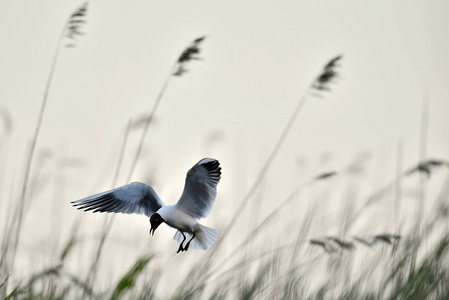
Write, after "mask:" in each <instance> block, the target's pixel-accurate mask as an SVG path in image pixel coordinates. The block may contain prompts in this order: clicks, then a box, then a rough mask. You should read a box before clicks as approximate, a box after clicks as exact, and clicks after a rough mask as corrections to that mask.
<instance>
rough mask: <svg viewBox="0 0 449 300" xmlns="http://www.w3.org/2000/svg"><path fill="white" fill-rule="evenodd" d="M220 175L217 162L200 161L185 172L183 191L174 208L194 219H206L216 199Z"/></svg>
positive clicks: (212, 160)
mask: <svg viewBox="0 0 449 300" xmlns="http://www.w3.org/2000/svg"><path fill="white" fill-rule="evenodd" d="M220 175H221V168H220V163H219V162H218V161H217V160H215V159H212V158H203V159H202V160H200V161H199V162H198V163H197V164H196V165H194V166H193V167H192V168H191V169H190V170H189V171H188V172H187V177H186V183H185V185H184V191H183V192H182V195H181V198H180V199H179V201H178V203H176V206H177V207H178V208H179V209H181V210H183V211H184V212H186V213H188V214H189V215H191V216H192V217H194V218H195V219H201V218H205V217H207V216H208V215H209V213H210V211H211V210H212V206H213V205H214V201H215V198H216V197H217V184H218V182H219V181H220Z"/></svg>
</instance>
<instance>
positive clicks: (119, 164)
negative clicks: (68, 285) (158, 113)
mask: <svg viewBox="0 0 449 300" xmlns="http://www.w3.org/2000/svg"><path fill="white" fill-rule="evenodd" d="M131 125H132V120H130V121H129V122H128V126H127V127H126V130H125V134H124V135H123V140H122V146H121V148H120V154H119V158H118V160H117V166H116V168H115V172H114V178H113V180H112V187H115V186H116V185H117V181H118V176H119V174H120V170H121V167H122V163H123V157H124V155H125V150H126V145H127V144H128V138H129V133H130V131H131ZM108 217H109V216H106V218H105V219H104V223H103V228H102V233H101V238H100V243H99V244H98V248H97V253H96V255H95V259H94V261H93V263H92V265H91V267H90V271H89V275H88V277H87V279H86V282H85V285H86V286H88V287H89V288H92V284H93V283H94V282H95V278H96V275H97V271H98V263H99V262H100V257H101V254H102V252H103V246H104V243H105V242H106V239H107V237H108V236H109V233H110V232H111V228H112V225H113V223H114V220H115V215H112V216H111V218H110V219H109V218H108ZM108 221H109V222H108ZM84 296H87V295H86V294H85V295H84Z"/></svg>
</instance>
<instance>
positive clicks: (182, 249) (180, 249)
mask: <svg viewBox="0 0 449 300" xmlns="http://www.w3.org/2000/svg"><path fill="white" fill-rule="evenodd" d="M180 232H181V234H182V236H183V237H184V239H183V240H182V242H181V244H180V245H179V248H178V251H177V252H176V253H179V252H180V251H184V247H183V246H182V244H184V242H185V240H186V236H185V235H184V232H182V231H180ZM185 250H187V249H185Z"/></svg>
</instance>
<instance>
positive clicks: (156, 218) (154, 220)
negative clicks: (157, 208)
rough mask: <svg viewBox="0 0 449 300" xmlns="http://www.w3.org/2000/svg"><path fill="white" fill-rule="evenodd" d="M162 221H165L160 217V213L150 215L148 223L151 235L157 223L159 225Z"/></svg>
mask: <svg viewBox="0 0 449 300" xmlns="http://www.w3.org/2000/svg"><path fill="white" fill-rule="evenodd" d="M162 222H165V220H164V219H163V218H162V217H161V215H160V214H158V213H155V214H153V215H152V216H151V218H150V224H151V229H150V234H151V235H154V232H155V231H156V229H157V228H158V227H159V225H161V223H162Z"/></svg>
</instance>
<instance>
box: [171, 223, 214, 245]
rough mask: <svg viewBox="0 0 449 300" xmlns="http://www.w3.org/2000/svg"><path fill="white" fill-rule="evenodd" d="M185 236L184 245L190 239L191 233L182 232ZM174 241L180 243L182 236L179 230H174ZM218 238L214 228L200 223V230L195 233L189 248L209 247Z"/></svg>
mask: <svg viewBox="0 0 449 300" xmlns="http://www.w3.org/2000/svg"><path fill="white" fill-rule="evenodd" d="M184 234H185V236H186V240H185V242H184V246H185V245H186V243H187V242H188V241H190V239H191V238H192V234H190V233H187V232H186V233H184ZM173 239H174V240H175V241H177V242H178V243H181V242H182V240H183V239H184V237H183V236H182V234H181V232H179V231H176V233H175V236H174V237H173ZM217 239H218V233H217V231H216V230H215V229H212V228H209V227H206V226H203V225H200V230H198V231H197V232H196V234H195V238H194V239H193V240H192V242H191V243H190V248H192V249H200V250H206V249H208V248H209V247H211V246H212V245H213V244H215V242H216V241H217Z"/></svg>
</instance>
